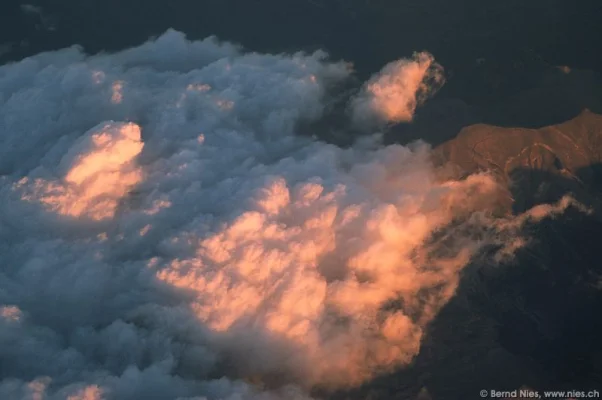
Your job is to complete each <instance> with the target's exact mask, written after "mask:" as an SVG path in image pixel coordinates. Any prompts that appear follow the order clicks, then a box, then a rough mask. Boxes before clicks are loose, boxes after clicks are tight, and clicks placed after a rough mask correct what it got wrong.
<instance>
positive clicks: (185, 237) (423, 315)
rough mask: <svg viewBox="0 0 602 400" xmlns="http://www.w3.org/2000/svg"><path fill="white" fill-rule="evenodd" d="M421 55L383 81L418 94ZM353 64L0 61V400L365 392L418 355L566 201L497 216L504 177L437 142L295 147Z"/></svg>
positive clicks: (232, 55)
mask: <svg viewBox="0 0 602 400" xmlns="http://www.w3.org/2000/svg"><path fill="white" fill-rule="evenodd" d="M416 63H417V64H416ZM431 63H432V58H430V56H425V55H422V56H419V57H418V58H417V61H414V64H411V65H413V66H411V67H408V64H407V63H405V64H403V63H402V64H394V66H393V67H390V68H389V69H388V70H389V71H393V72H395V71H397V72H399V71H406V72H403V73H402V75H404V74H407V76H410V78H400V79H401V80H399V79H397V80H395V79H393V78H390V77H389V78H386V79H385V80H387V79H389V80H392V81H393V82H396V83H395V84H400V85H402V86H403V85H405V86H403V87H404V88H405V89H403V90H406V89H407V88H409V90H410V91H413V92H414V95H412V96H414V97H412V96H410V97H409V98H414V99H415V100H414V101H415V102H416V101H418V99H420V98H421V96H422V95H423V93H424V90H425V89H421V86H420V85H421V83H420V82H422V80H423V78H424V75H425V74H426V73H427V72H426V70H427V69H428V65H430V64H431ZM427 64H428V65H427ZM400 65H401V66H405V67H403V68H402V67H401V66H400ZM404 68H406V69H404ZM407 68H410V70H412V71H414V72H407V71H409V70H407ZM416 68H417V69H416ZM416 71H422V72H416ZM349 73H350V71H349V69H348V67H347V65H346V64H345V63H337V62H332V61H329V60H328V59H327V58H326V55H325V54H324V53H321V52H317V53H314V54H303V53H299V54H292V55H266V54H255V53H243V52H242V51H240V50H239V49H237V48H236V47H235V46H232V45H230V44H221V43H219V42H218V41H217V40H216V39H214V38H209V39H206V40H203V41H198V42H189V41H187V40H186V39H185V37H184V36H183V35H181V34H179V33H177V32H174V31H169V32H167V33H166V34H164V35H163V36H161V37H160V38H158V39H157V40H155V41H150V42H148V43H145V44H143V45H141V46H140V47H137V48H133V49H129V50H126V51H123V52H120V53H116V54H108V55H99V56H85V55H84V54H82V53H81V52H80V50H79V49H77V48H72V49H66V50H61V51H57V52H52V53H45V54H40V55H37V56H35V57H32V58H29V59H26V60H23V61H21V62H19V63H15V64H10V65H5V66H2V67H0V77H1V78H0V93H2V94H3V95H2V97H0V101H1V107H0V124H1V125H0V138H1V139H0V140H1V143H0V144H1V145H0V168H1V171H2V173H3V175H4V176H3V177H2V178H1V181H0V201H1V202H2V207H0V220H1V221H2V224H0V265H2V269H1V270H0V274H1V279H0V304H2V305H3V306H2V308H1V309H0V310H1V312H0V352H1V354H2V355H3V362H2V363H1V364H0V380H1V381H0V398H10V399H13V398H15V399H19V398H36V399H37V398H39V399H65V398H68V399H147V398H157V399H177V398H179V399H182V400H183V399H195V400H201V399H207V400H218V399H223V400H227V399H231V400H237V399H261V400H276V399H287V400H295V399H309V398H310V396H309V394H308V393H310V392H311V390H312V389H313V388H316V387H321V388H329V389H336V388H342V387H348V386H353V385H358V384H360V383H362V382H365V381H366V380H368V379H370V378H372V377H374V376H375V375H376V374H379V373H381V372H386V371H391V370H393V369H395V368H399V367H402V366H404V365H406V364H407V363H409V362H410V361H411V360H412V359H413V357H414V356H415V355H416V354H417V353H418V352H419V350H420V344H421V339H422V337H423V335H424V330H425V327H426V326H427V324H428V323H429V322H430V321H431V320H432V319H433V318H434V317H435V316H436V315H437V313H438V311H439V310H440V309H441V307H443V305H445V304H446V302H447V301H448V300H449V299H450V298H451V297H452V296H453V294H454V291H455V288H456V286H457V284H458V279H459V273H460V271H461V270H462V268H463V267H464V266H465V265H467V263H468V262H469V261H470V259H471V257H472V256H473V255H475V254H477V253H478V252H479V250H480V249H482V248H483V246H485V245H488V244H496V245H498V246H499V247H500V248H501V249H502V250H501V253H503V252H504V251H505V252H506V253H505V254H507V255H509V254H511V252H512V251H513V250H515V249H516V248H517V247H519V246H518V245H517V242H516V241H508V240H506V239H507V238H508V237H512V238H514V237H516V233H517V232H518V230H519V229H520V227H521V225H522V224H524V223H526V221H528V220H532V219H538V218H539V219H541V218H543V217H545V216H546V215H549V214H551V213H553V212H560V211H561V209H562V207H566V206H568V205H569V203H567V202H566V201H565V203H566V204H564V203H563V204H561V205H560V206H556V207H549V208H540V209H538V210H534V211H531V214H530V217H527V216H519V217H518V219H517V218H507V219H504V220H494V219H493V217H492V215H491V209H492V206H493V205H494V204H495V202H496V201H497V198H498V196H499V191H500V187H499V186H498V184H497V183H496V181H495V180H494V179H493V178H492V177H490V176H489V175H487V174H477V175H473V176H469V177H467V178H466V179H463V180H459V181H455V180H442V179H440V175H438V173H437V171H436V169H435V168H434V166H433V165H432V164H431V162H430V149H429V148H428V146H427V145H425V144H421V143H416V144H414V145H412V146H409V147H403V146H399V145H392V146H387V147H381V146H379V145H378V143H377V142H376V141H374V142H370V139H369V140H367V141H364V142H363V143H358V144H357V145H355V146H352V147H350V148H348V149H342V148H338V147H336V146H333V145H329V144H325V143H322V142H319V141H315V140H312V139H310V138H309V136H308V135H296V129H297V128H298V126H299V122H301V121H308V120H309V121H312V120H316V119H318V118H320V117H321V116H322V113H323V112H324V104H325V102H327V101H328V91H327V90H326V88H327V87H329V86H331V85H330V84H331V83H334V82H338V81H341V80H344V79H346V78H348V76H349ZM418 78H420V80H419V81H417V79H418ZM399 82H401V83H399ZM411 82H414V83H411ZM381 83H382V81H381V80H379V79H377V80H376V81H374V82H373V83H369V84H368V86H367V87H370V85H373V84H376V85H377V86H378V85H380V84H381ZM412 85H413V86H412ZM398 89H399V88H398ZM398 89H394V90H393V91H392V93H393V95H392V96H393V97H391V98H401V99H403V100H404V101H405V100H407V99H408V97H407V96H401V95H397V94H396V93H397V90H398ZM399 90H401V89H399ZM421 90H422V91H421ZM374 93H377V94H378V93H380V92H378V91H375V92H374ZM421 93H422V94H421ZM395 96H397V97H395ZM399 96H401V97H399ZM376 99H377V100H375V102H371V103H365V104H370V105H371V107H372V106H373V105H376V106H377V108H378V107H384V110H385V111H384V113H385V114H386V115H389V117H388V118H393V119H395V118H397V119H398V118H401V117H400V116H401V115H403V113H404V111H403V110H407V107H408V104H409V103H404V104H405V105H404V106H403V107H405V108H403V107H402V108H396V106H394V105H391V106H390V107H391V108H387V107H389V106H388V104H389V103H388V101H389V100H390V97H385V98H383V97H378V96H377V97H376ZM378 99H380V100H378ZM383 99H384V100H383ZM414 106H415V105H414ZM414 106H410V107H414ZM362 107H363V106H362ZM402 109H403V110H402ZM363 110H364V109H363V108H361V107H360V109H358V110H357V111H358V112H359V113H360V115H362V114H361V113H362V112H363ZM362 118H363V117H362ZM521 218H522V219H521ZM529 218H531V219H529Z"/></svg>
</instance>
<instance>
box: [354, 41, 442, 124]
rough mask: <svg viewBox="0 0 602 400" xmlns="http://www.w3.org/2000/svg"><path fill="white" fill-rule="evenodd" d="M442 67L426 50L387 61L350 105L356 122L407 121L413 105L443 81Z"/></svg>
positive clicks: (417, 103)
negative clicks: (411, 55) (408, 57)
mask: <svg viewBox="0 0 602 400" xmlns="http://www.w3.org/2000/svg"><path fill="white" fill-rule="evenodd" d="M444 82H445V78H444V75H443V68H442V67H441V66H440V65H439V64H437V63H436V62H435V59H434V58H433V56H432V55H431V54H429V53H426V52H422V53H416V54H414V56H413V57H412V58H411V59H401V60H397V61H394V62H391V63H389V64H387V65H386V66H385V67H384V68H383V69H382V70H381V71H380V72H379V73H378V74H375V75H374V76H373V77H372V78H371V79H370V80H369V81H368V82H366V83H365V84H364V86H363V87H362V89H361V91H360V93H358V95H357V96H356V97H355V98H353V99H352V101H351V103H350V107H351V109H352V111H353V120H354V122H355V123H356V125H367V126H370V125H373V124H379V123H388V122H391V123H398V122H410V121H412V119H413V118H414V112H415V111H416V107H417V106H419V105H421V104H422V103H423V102H424V101H426V100H427V99H428V98H429V97H430V96H432V95H433V94H435V93H436V92H437V90H438V89H439V88H440V87H441V86H442V85H443V83H444Z"/></svg>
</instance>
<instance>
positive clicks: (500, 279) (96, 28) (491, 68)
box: [0, 0, 602, 399]
mask: <svg viewBox="0 0 602 400" xmlns="http://www.w3.org/2000/svg"><path fill="white" fill-rule="evenodd" d="M31 4H33V5H35V6H37V7H40V8H41V10H42V12H41V14H40V13H38V12H37V11H32V9H31V8H29V11H27V9H26V10H24V9H23V8H22V4H20V3H19V2H16V1H8V2H7V1H3V2H2V3H1V5H0V46H1V45H2V44H4V46H3V49H4V52H3V54H1V55H0V63H5V62H9V61H14V60H17V59H20V58H22V57H25V56H28V55H31V54H35V53H38V52H40V51H46V50H52V49H57V48H61V47H66V46H70V45H73V44H80V45H82V46H83V47H84V48H85V49H86V50H87V51H89V52H98V51H111V50H117V49H121V48H124V47H128V46H133V45H137V44H140V43H141V42H143V41H145V40H146V39H148V38H149V37H150V36H154V35H158V34H161V33H163V32H164V31H165V30H166V29H168V28H174V29H177V30H181V31H183V32H185V33H186V34H187V35H188V37H189V38H191V39H198V38H203V37H206V36H208V35H216V36H218V37H219V38H220V39H222V40H229V41H235V42H238V43H241V44H242V45H243V46H245V47H246V48H249V49H251V50H256V51H262V52H263V51H273V52H280V51H289V52H292V51H297V50H300V49H305V50H315V49H318V48H322V49H325V50H327V51H328V52H329V53H330V54H331V55H332V56H333V57H334V58H344V59H346V60H348V61H352V62H353V63H354V65H355V66H356V69H357V72H358V76H359V78H360V79H365V78H366V77H367V76H369V75H370V74H372V73H374V72H376V71H377V70H378V69H380V67H381V66H382V65H384V64H385V63H387V62H389V61H393V60H395V59H397V58H401V57H408V56H410V55H411V54H412V52H414V51H421V50H427V51H429V52H431V53H432V54H433V55H434V56H435V57H436V59H437V61H438V62H440V63H441V64H442V65H443V66H444V67H445V69H446V75H447V79H448V80H447V84H446V85H445V87H444V88H443V89H442V90H441V92H440V93H439V94H438V95H437V97H436V98H435V99H434V100H433V101H431V102H430V103H428V104H427V105H426V106H425V107H423V108H422V109H420V110H419V111H418V113H417V116H416V121H415V123H414V124H412V125H403V126H397V127H393V128H391V130H390V131H389V132H388V134H387V139H388V140H389V141H390V142H402V143H404V142H407V141H409V140H412V139H416V138H422V139H426V140H427V141H430V142H431V143H433V145H435V146H437V145H440V144H442V148H443V149H444V150H445V151H447V152H448V154H455V156H449V157H451V158H452V160H451V161H453V162H455V163H457V164H462V163H463V162H464V165H463V167H464V168H465V170H466V172H474V171H476V170H479V169H481V168H486V167H487V166H486V165H479V164H478V163H470V162H468V163H466V162H465V161H466V160H467V158H469V157H470V153H469V152H467V147H466V143H465V141H466V140H468V139H466V138H467V137H472V138H473V139H471V140H475V141H478V140H480V139H481V138H485V137H487V136H488V135H497V139H496V140H495V141H494V142H495V145H493V144H492V145H491V146H492V147H490V148H488V149H487V148H485V149H482V150H483V151H489V152H496V151H497V150H500V149H501V150H500V151H499V154H501V155H504V154H506V153H507V154H506V155H505V156H504V157H509V156H512V155H514V154H515V153H516V152H515V151H514V150H512V149H511V148H513V146H514V147H515V146H516V145H517V144H516V143H512V142H511V139H510V138H511V137H512V135H515V134H517V132H518V133H520V132H519V131H516V130H515V129H514V128H517V127H525V128H541V127H544V126H548V125H555V124H561V123H564V122H566V121H570V120H572V119H573V118H575V117H577V116H578V115H580V114H581V113H582V111H583V110H584V109H588V110H590V111H592V113H586V114H582V115H581V116H580V117H578V118H576V119H574V120H573V121H571V122H570V123H567V124H563V125H561V126H558V127H556V128H554V129H556V130H560V131H562V132H564V133H566V134H568V135H572V137H573V138H574V140H575V141H576V142H579V143H580V146H582V148H583V149H585V153H587V154H589V156H588V157H589V158H587V159H582V160H579V159H578V157H579V155H577V154H576V153H575V154H573V153H570V152H569V149H567V148H563V146H561V145H559V144H558V142H555V141H554V140H555V139H553V138H552V139H550V138H548V139H545V138H547V136H545V135H544V139H545V140H551V142H546V144H547V145H549V146H550V147H551V148H553V149H554V151H553V154H549V155H547V154H544V155H542V156H541V157H539V158H538V157H536V156H532V155H533V152H530V153H529V154H528V155H527V156H525V158H524V159H519V160H518V161H517V165H516V167H515V168H514V169H513V170H512V171H505V172H503V174H502V175H504V178H505V179H507V180H508V181H511V182H514V184H513V186H512V192H513V197H514V199H515V200H516V199H518V200H520V201H519V202H517V203H516V204H515V210H514V211H520V210H517V209H516V207H518V208H521V209H524V208H526V207H528V206H531V205H533V204H536V203H541V202H548V201H555V200H557V199H558V198H559V197H560V196H561V195H562V194H565V193H569V192H570V193H574V194H575V196H576V197H577V198H578V199H579V200H581V201H583V202H584V203H587V204H588V205H590V206H592V207H594V208H595V209H596V210H597V212H598V211H600V208H599V205H598V204H602V203H599V201H600V199H601V198H602V197H601V196H600V193H602V167H601V166H600V165H601V164H600V162H602V122H601V121H602V120H601V119H600V118H599V117H597V116H596V115H595V114H600V113H602V84H601V79H600V74H601V73H602V54H601V49H602V1H600V0H591V1H585V0H577V1H569V0H564V1H563V0H546V1H542V0H531V1H525V0H522V1H517V0H506V1H495V2H494V1H488V0H465V1H451V0H405V1H400V0H397V1H394V0H371V1H370V0H286V1H282V0H170V1H166V0H165V1H164V0H105V1H99V0H46V1H39V2H36V3H33V2H32V3H31ZM557 66H568V67H569V68H570V72H569V73H567V71H568V70H565V71H564V72H563V71H561V70H559V69H558V68H556V67H557ZM475 124H483V125H475ZM488 125H496V126H500V127H504V129H502V128H496V129H493V128H491V127H488ZM469 126H470V128H467V127H469ZM463 129H464V130H463ZM461 131H462V132H463V134H460V135H459V136H458V138H457V139H454V138H455V137H456V135H458V133H460V132H461ZM493 131H495V132H493ZM492 132H493V133H492ZM500 135H501V137H502V139H501V140H500V139H499V138H500ZM533 135H535V136H537V135H536V134H533ZM538 137H539V136H538ZM506 138H507V139H506ZM545 140H544V141H545ZM469 141H470V140H469ZM506 145H507V146H506ZM525 146H527V147H528V146H530V144H529V143H523V144H521V145H520V146H519V147H520V148H521V149H522V148H526V147H525ZM504 148H505V149H506V150H507V151H506V152H505V151H504ZM519 150H520V149H519ZM499 154H498V155H499ZM454 157H455V159H453V158H454ZM564 159H571V160H573V162H574V166H571V165H568V164H566V163H564V164H563V163H560V164H559V163H558V160H564ZM541 160H543V161H541ZM502 161H503V160H502ZM542 187H545V190H540V189H541V188H542ZM532 233H533V235H534V237H535V238H536V239H537V240H536V242H535V244H534V245H533V246H531V247H530V248H529V249H528V250H525V251H523V252H521V253H520V254H519V257H518V259H517V261H516V262H515V263H514V264H513V265H511V266H506V267H504V268H498V269H495V268H481V267H482V266H481V265H479V263H478V262H475V265H474V266H473V267H471V268H469V269H468V270H467V271H466V276H465V277H464V279H463V282H462V284H461V286H460V289H459V292H458V295H457V296H456V298H455V299H454V300H453V301H452V302H451V303H450V304H449V305H448V307H446V309H445V310H444V311H443V312H442V313H441V315H440V316H439V318H438V319H437V320H436V321H435V322H434V323H433V326H432V329H431V331H430V333H429V335H427V338H426V339H425V343H424V346H423V351H422V352H421V354H420V355H419V357H418V358H417V360H416V362H415V363H414V364H413V365H412V366H410V367H409V368H408V369H407V370H405V371H403V372H401V373H397V374H394V375H391V376H387V377H383V378H382V379H378V380H376V381H374V382H371V383H370V384H368V385H366V387H364V388H361V389H360V390H359V392H354V393H350V394H346V393H342V394H341V398H347V396H349V397H350V398H366V397H368V398H373V399H391V398H400V399H402V398H403V399H407V398H413V397H415V396H419V395H420V396H424V397H423V398H425V399H426V398H430V397H429V396H432V398H434V399H469V398H476V397H477V393H478V390H480V389H484V388H490V389H491V388H498V389H500V390H501V389H515V388H517V387H519V386H521V385H529V386H531V387H535V388H540V389H553V388H564V389H567V390H568V389H580V390H585V389H586V388H597V389H598V390H601V389H602V386H601V384H600V383H601V382H602V342H601V340H600V337H602V290H601V289H602V256H601V255H600V249H599V247H600V243H601V241H602V222H601V220H600V218H599V217H598V216H597V215H596V213H595V214H594V215H593V216H584V215H582V214H580V213H578V212H576V211H574V212H573V211H569V212H568V213H567V214H566V215H565V216H564V217H562V218H559V219H557V220H553V221H548V222H545V223H544V224H540V225H538V226H536V227H533V232H532ZM421 388H427V389H425V391H423V392H422V393H420V392H419V390H420V389H421ZM427 392H428V393H427ZM360 395H361V396H360ZM370 396H371V397H370Z"/></svg>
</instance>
